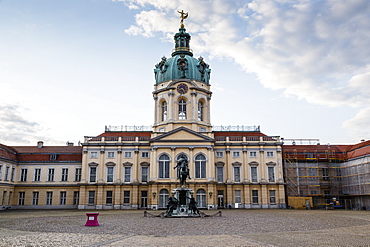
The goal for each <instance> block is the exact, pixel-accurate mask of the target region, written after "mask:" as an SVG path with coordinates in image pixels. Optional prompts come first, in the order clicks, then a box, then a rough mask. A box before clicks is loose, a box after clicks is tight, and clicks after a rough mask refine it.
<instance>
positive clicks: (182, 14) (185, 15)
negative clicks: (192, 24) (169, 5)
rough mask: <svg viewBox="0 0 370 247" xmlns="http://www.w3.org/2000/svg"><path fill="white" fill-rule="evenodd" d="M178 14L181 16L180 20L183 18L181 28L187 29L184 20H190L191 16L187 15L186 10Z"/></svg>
mask: <svg viewBox="0 0 370 247" xmlns="http://www.w3.org/2000/svg"><path fill="white" fill-rule="evenodd" d="M177 12H178V13H179V14H180V18H181V21H180V23H181V25H180V27H181V28H184V27H185V26H184V20H185V19H186V18H188V16H189V14H188V13H185V12H184V10H181V12H180V11H177Z"/></svg>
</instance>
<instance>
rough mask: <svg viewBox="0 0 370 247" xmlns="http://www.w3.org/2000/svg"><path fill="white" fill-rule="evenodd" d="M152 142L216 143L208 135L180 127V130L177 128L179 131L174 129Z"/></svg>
mask: <svg viewBox="0 0 370 247" xmlns="http://www.w3.org/2000/svg"><path fill="white" fill-rule="evenodd" d="M151 141H166V142H169V141H175V142H179V141H195V142H199V141H201V142H212V141H214V139H213V138H210V137H208V136H206V135H202V134H200V133H198V132H195V131H193V130H190V129H188V128H185V127H180V128H177V129H174V130H172V131H169V132H168V133H165V134H163V135H160V136H157V137H155V138H153V139H151Z"/></svg>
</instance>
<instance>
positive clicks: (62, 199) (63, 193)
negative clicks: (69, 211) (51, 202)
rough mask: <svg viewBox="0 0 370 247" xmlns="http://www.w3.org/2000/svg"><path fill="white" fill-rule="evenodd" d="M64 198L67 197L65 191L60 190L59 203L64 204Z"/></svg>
mask: <svg viewBox="0 0 370 247" xmlns="http://www.w3.org/2000/svg"><path fill="white" fill-rule="evenodd" d="M66 199H67V192H66V191H61V192H60V205H66Z"/></svg>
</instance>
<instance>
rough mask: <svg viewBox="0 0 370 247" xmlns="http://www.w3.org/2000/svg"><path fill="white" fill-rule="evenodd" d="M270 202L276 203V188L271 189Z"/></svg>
mask: <svg viewBox="0 0 370 247" xmlns="http://www.w3.org/2000/svg"><path fill="white" fill-rule="evenodd" d="M269 198H270V204H271V205H276V190H269Z"/></svg>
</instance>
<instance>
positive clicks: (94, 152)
mask: <svg viewBox="0 0 370 247" xmlns="http://www.w3.org/2000/svg"><path fill="white" fill-rule="evenodd" d="M97 158H99V154H98V152H97V151H90V159H97Z"/></svg>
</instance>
